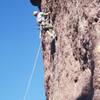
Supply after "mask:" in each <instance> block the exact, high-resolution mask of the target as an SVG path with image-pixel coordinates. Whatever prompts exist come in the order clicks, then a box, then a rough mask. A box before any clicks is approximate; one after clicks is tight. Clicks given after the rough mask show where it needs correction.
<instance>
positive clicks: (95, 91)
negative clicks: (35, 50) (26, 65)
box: [42, 0, 100, 100]
mask: <svg viewBox="0 0 100 100" xmlns="http://www.w3.org/2000/svg"><path fill="white" fill-rule="evenodd" d="M43 1H44V0H43ZM47 5H48V9H49V11H50V12H51V15H50V19H51V20H52V23H53V26H54V30H55V32H56V35H57V40H53V41H50V39H48V38H47V36H46V35H45V34H44V35H43V34H42V38H43V40H42V47H43V59H44V66H45V68H44V69H45V89H46V100H100V0H48V4H47Z"/></svg>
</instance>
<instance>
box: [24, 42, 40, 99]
mask: <svg viewBox="0 0 100 100" xmlns="http://www.w3.org/2000/svg"><path fill="white" fill-rule="evenodd" d="M40 49H41V42H40V44H39V47H38V51H37V54H36V57H35V60H34V64H33V69H32V72H31V74H30V76H29V80H28V83H27V86H26V90H25V94H24V98H23V100H26V97H27V94H28V91H29V88H30V85H31V81H32V77H33V75H34V72H35V69H36V63H37V60H38V56H39V52H40Z"/></svg>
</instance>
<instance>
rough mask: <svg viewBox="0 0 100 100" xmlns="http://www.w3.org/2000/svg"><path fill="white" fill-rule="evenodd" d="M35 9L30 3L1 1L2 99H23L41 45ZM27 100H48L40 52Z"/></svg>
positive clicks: (24, 0)
mask: <svg viewBox="0 0 100 100" xmlns="http://www.w3.org/2000/svg"><path fill="white" fill-rule="evenodd" d="M36 9H37V8H36V7H33V6H32V5H31V4H30V2H29V0H6V1H5V0H1V1H0V100H23V97H24V93H25V89H26V86H27V82H28V79H29V76H30V74H31V71H32V68H33V64H34V59H35V55H36V53H37V50H38V46H39V42H40V41H39V31H38V27H37V23H36V21H35V18H34V16H32V12H33V10H36ZM26 100H45V92H44V70H43V61H42V54H41V52H40V53H39V58H38V62H37V65H36V70H35V73H34V75H33V78H32V82H31V86H30V88H29V92H28V94H27V97H26Z"/></svg>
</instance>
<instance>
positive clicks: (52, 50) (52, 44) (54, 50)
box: [51, 39, 56, 60]
mask: <svg viewBox="0 0 100 100" xmlns="http://www.w3.org/2000/svg"><path fill="white" fill-rule="evenodd" d="M55 52H56V45H55V39H53V40H52V42H51V57H52V59H53V60H54V54H55Z"/></svg>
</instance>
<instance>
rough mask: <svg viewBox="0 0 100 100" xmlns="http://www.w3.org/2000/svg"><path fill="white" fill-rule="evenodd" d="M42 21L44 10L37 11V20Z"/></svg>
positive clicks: (43, 19)
mask: <svg viewBox="0 0 100 100" xmlns="http://www.w3.org/2000/svg"><path fill="white" fill-rule="evenodd" d="M42 21H45V16H44V12H39V13H38V15H37V22H38V23H40V22H42Z"/></svg>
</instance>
